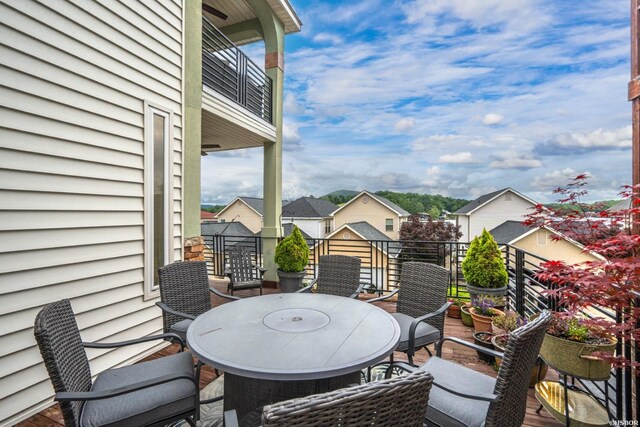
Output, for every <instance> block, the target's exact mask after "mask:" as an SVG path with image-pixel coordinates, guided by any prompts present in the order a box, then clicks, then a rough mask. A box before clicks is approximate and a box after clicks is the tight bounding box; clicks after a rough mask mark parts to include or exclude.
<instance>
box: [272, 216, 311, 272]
mask: <svg viewBox="0 0 640 427" xmlns="http://www.w3.org/2000/svg"><path fill="white" fill-rule="evenodd" d="M275 261H276V264H278V267H279V268H280V271H284V272H287V273H297V272H299V271H304V268H305V267H306V266H307V263H308V262H309V246H307V242H305V240H304V237H302V233H301V232H300V230H299V229H298V227H297V226H295V225H294V226H293V231H292V232H291V234H290V235H289V236H287V237H285V238H284V239H282V240H281V241H280V243H278V245H277V246H276V255H275Z"/></svg>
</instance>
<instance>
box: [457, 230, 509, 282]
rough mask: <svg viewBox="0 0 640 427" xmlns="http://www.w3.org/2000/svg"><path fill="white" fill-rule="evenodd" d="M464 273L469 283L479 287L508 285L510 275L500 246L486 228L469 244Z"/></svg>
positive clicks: (463, 267) (463, 264)
mask: <svg viewBox="0 0 640 427" xmlns="http://www.w3.org/2000/svg"><path fill="white" fill-rule="evenodd" d="M462 274H463V275H464V278H465V280H466V281H467V283H468V284H469V285H471V286H476V287H479V288H501V287H503V286H506V285H507V282H508V280H509V276H508V275H507V269H506V268H505V265H504V261H503V259H502V254H501V253H500V248H498V244H497V243H496V241H495V240H494V239H493V236H492V235H491V234H490V233H489V232H488V231H487V230H486V229H483V230H482V234H481V235H480V236H476V237H475V238H474V239H473V241H472V242H471V245H469V249H468V250H467V255H466V256H465V258H464V261H462Z"/></svg>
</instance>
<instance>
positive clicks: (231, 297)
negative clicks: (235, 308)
mask: <svg viewBox="0 0 640 427" xmlns="http://www.w3.org/2000/svg"><path fill="white" fill-rule="evenodd" d="M209 292H211V293H213V294H215V295H217V296H219V297H222V298H226V299H228V300H231V301H237V300H239V299H240V298H238V297H234V296H233V295H227V294H223V293H222V292H220V291H219V290H217V289H216V288H209Z"/></svg>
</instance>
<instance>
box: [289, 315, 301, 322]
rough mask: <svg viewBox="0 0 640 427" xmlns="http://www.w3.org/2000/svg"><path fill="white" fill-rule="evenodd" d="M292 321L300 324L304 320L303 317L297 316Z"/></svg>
mask: <svg viewBox="0 0 640 427" xmlns="http://www.w3.org/2000/svg"><path fill="white" fill-rule="evenodd" d="M291 320H293V321H294V322H299V321H301V320H302V317H300V316H296V317H294V318H293V319H291Z"/></svg>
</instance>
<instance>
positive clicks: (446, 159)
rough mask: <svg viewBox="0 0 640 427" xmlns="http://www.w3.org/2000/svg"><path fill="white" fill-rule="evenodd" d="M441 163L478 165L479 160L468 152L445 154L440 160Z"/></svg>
mask: <svg viewBox="0 0 640 427" xmlns="http://www.w3.org/2000/svg"><path fill="white" fill-rule="evenodd" d="M438 162H439V163H454V164H470V163H478V160H476V159H475V158H474V156H473V155H472V154H471V153H470V152H468V151H463V152H461V153H455V154H445V155H443V156H440V157H439V158H438Z"/></svg>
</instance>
